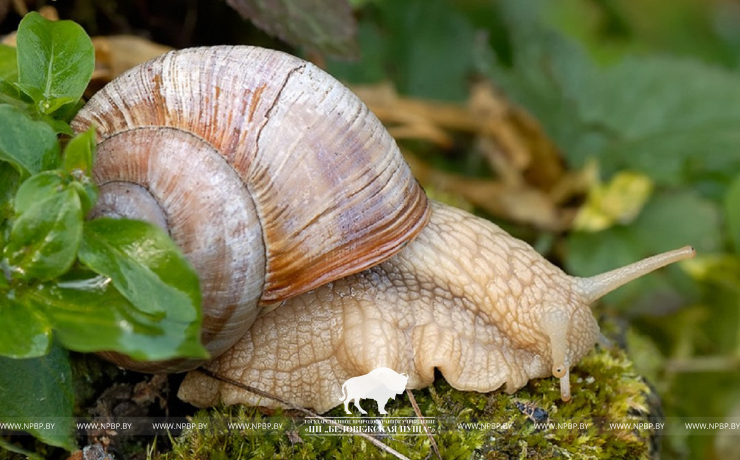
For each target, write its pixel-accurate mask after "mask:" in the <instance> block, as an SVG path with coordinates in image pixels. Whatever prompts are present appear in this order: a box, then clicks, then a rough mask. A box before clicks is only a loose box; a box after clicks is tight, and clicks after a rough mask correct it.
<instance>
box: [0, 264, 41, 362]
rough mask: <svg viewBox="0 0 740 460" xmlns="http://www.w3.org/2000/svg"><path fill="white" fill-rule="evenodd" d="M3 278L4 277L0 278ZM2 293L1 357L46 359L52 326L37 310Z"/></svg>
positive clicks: (11, 295)
mask: <svg viewBox="0 0 740 460" xmlns="http://www.w3.org/2000/svg"><path fill="white" fill-rule="evenodd" d="M0 276H3V275H0ZM13 297H14V295H13V294H6V293H3V292H1V291H0V324H3V325H5V327H4V330H3V333H2V335H0V355H2V356H7V357H10V358H36V357H39V356H43V355H45V354H46V353H47V351H48V350H49V346H51V327H50V326H49V324H48V323H47V321H46V318H44V317H43V316H41V315H38V314H37V312H36V311H35V309H34V308H31V307H30V306H28V305H25V304H24V303H23V302H19V301H18V300H16V299H15V298H13Z"/></svg>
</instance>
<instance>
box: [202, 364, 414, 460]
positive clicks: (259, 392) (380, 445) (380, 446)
mask: <svg viewBox="0 0 740 460" xmlns="http://www.w3.org/2000/svg"><path fill="white" fill-rule="evenodd" d="M195 370H196V371H198V372H200V373H201V374H203V375H207V376H208V377H211V378H212V379H216V380H218V381H221V382H224V383H228V384H229V385H233V386H235V387H237V388H241V389H242V390H246V391H249V392H250V393H254V394H256V395H259V396H262V397H263V398H268V399H271V400H273V401H276V402H279V403H280V404H282V405H284V406H286V407H287V408H288V409H292V410H297V411H299V412H303V413H304V414H307V415H308V416H310V417H316V418H318V419H320V420H322V421H324V422H325V423H328V424H329V425H334V426H335V427H339V428H340V429H342V430H343V431H345V432H347V433H352V434H355V435H357V436H360V437H362V438H364V439H366V440H367V441H369V442H371V443H372V444H374V445H375V446H376V447H377V448H378V449H381V450H384V451H386V452H388V453H389V454H391V455H393V456H394V457H396V458H399V459H401V460H411V459H409V458H408V457H406V456H405V455H403V454H402V453H400V452H398V451H397V450H395V449H393V448H391V447H388V446H387V445H386V444H383V443H382V442H380V441H379V440H377V439H375V438H373V437H372V436H370V435H368V434H366V433H360V432H358V431H355V430H353V429H352V428H351V427H348V426H346V425H342V424H340V423H337V422H335V421H334V420H331V419H328V418H326V417H322V416H320V415H318V414H316V413H314V412H311V411H310V410H308V409H304V408H303V407H300V406H296V405H295V404H292V403H290V402H288V401H285V400H284V399H281V398H279V397H277V396H274V395H271V394H270V393H267V392H266V391H262V390H260V389H259V388H254V387H252V386H249V385H245V384H243V383H241V382H237V381H236V380H231V379H229V378H226V377H223V376H220V375H218V374H215V373H213V372H211V371H209V370H207V369H203V368H198V369H195Z"/></svg>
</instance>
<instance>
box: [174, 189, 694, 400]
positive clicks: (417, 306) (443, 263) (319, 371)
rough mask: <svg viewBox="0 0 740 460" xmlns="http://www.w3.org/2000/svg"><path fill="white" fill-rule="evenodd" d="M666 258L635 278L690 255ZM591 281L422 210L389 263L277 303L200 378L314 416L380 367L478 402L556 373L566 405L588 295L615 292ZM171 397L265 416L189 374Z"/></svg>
mask: <svg viewBox="0 0 740 460" xmlns="http://www.w3.org/2000/svg"><path fill="white" fill-rule="evenodd" d="M668 254H670V256H668V257H663V258H661V259H658V260H656V261H654V262H652V263H647V264H644V265H641V266H639V267H638V272H639V273H642V272H643V271H645V270H648V269H649V270H653V269H655V268H658V267H659V266H663V265H666V264H668V263H671V262H672V261H675V260H679V259H681V258H685V257H688V256H691V255H692V254H693V249H692V248H689V247H687V248H683V249H681V250H677V251H673V252H672V253H668ZM647 260H650V259H647ZM647 267H649V268H647ZM620 272H621V275H620V273H615V276H614V277H613V278H614V279H618V278H619V277H620V276H621V279H626V277H627V278H629V277H634V276H638V274H637V273H636V271H635V269H634V268H633V266H629V267H625V268H623V269H620ZM597 278H598V277H597ZM593 280H594V279H592V278H573V277H570V276H568V275H566V274H565V273H564V272H563V271H562V270H560V269H559V268H557V267H556V266H554V265H552V264H551V263H549V262H548V261H547V260H546V259H544V258H543V257H541V256H540V255H539V254H537V252H535V251H534V250H533V249H532V248H531V247H530V246H529V245H527V244H526V243H524V242H523V241H520V240H518V239H516V238H513V237H511V236H510V235H508V234H507V233H506V232H504V231H503V230H501V229H500V228H499V227H497V226H496V225H494V224H492V223H490V222H488V221H486V220H483V219H480V218H478V217H475V216H472V215H470V214H468V213H466V212H465V211H462V210H459V209H456V208H452V207H449V206H445V205H443V204H440V203H435V202H433V203H432V217H431V220H430V221H429V223H428V224H427V226H426V227H425V228H424V230H423V231H422V232H421V233H420V234H419V235H418V236H417V237H416V239H414V240H413V241H412V242H411V243H409V244H408V245H407V246H406V247H405V248H404V249H403V250H402V251H401V252H400V253H399V254H398V255H396V256H394V257H393V258H391V259H389V260H388V261H386V262H384V263H382V264H380V265H378V266H376V267H372V268H370V269H368V270H366V271H364V272H361V273H358V274H355V275H351V276H348V277H346V278H343V279H340V280H337V281H334V282H332V283H329V284H327V285H325V286H322V287H320V288H318V289H316V290H314V291H311V292H308V293H306V294H303V295H301V296H298V297H295V298H293V299H290V300H287V301H285V302H284V303H282V304H281V305H280V307H279V308H275V309H274V310H272V311H269V312H267V313H265V314H263V315H262V316H260V317H258V318H257V320H256V322H255V323H254V324H253V325H252V327H251V328H250V330H249V331H248V332H247V333H246V334H245V336H244V337H243V338H242V339H241V340H240V341H239V342H237V343H236V344H235V345H234V347H233V348H232V349H230V350H229V352H228V353H226V354H224V355H223V356H221V357H220V358H218V359H216V360H214V361H211V362H209V363H208V364H207V365H206V368H207V369H208V370H210V371H211V372H215V373H217V374H219V375H224V376H228V377H229V378H230V379H232V380H237V381H240V382H242V383H244V384H245V385H250V386H255V387H258V388H260V389H262V390H264V391H267V392H268V393H271V394H274V395H276V396H278V397H280V398H282V399H283V400H288V401H291V402H292V403H294V404H296V405H299V406H303V407H312V408H314V409H316V410H317V411H318V412H324V411H326V410H329V409H331V408H333V407H335V406H336V405H337V404H338V403H337V401H339V399H338V397H339V396H340V395H341V386H342V383H343V382H344V381H346V380H347V379H348V378H350V377H354V376H357V375H364V374H366V373H368V372H370V371H371V370H373V369H375V368H377V367H381V366H383V367H390V368H391V369H394V370H395V371H396V372H399V373H407V374H408V375H409V382H408V388H412V389H413V388H422V387H425V386H427V385H429V384H431V383H432V381H433V379H434V370H435V368H436V369H439V370H440V372H441V373H442V375H443V376H444V378H445V380H447V382H449V383H450V385H452V386H453V387H455V388H457V389H460V390H474V391H480V392H488V391H492V390H496V389H498V388H499V387H501V386H503V389H504V390H505V391H506V392H508V393H513V392H515V391H516V390H518V389H520V388H521V387H523V386H524V385H526V384H527V382H528V381H529V380H531V379H533V378H541V377H549V376H550V375H556V376H557V377H559V378H560V380H561V395H562V398H563V399H564V400H568V399H570V396H571V395H570V386H569V369H570V368H571V367H572V366H574V365H575V364H577V363H578V361H579V360H580V359H581V358H582V357H583V356H585V355H586V354H587V353H588V352H589V351H590V350H591V349H592V348H593V346H594V344H595V343H596V340H597V339H598V336H599V327H598V325H597V323H596V320H595V319H594V317H593V315H592V313H591V311H590V308H589V304H590V303H591V302H592V301H593V300H595V299H594V298H593V296H592V295H591V294H594V293H596V294H598V295H603V294H605V293H606V292H608V291H610V290H612V289H614V288H616V287H617V284H616V283H611V284H608V285H606V287H605V289H601V290H599V291H598V292H596V289H597V288H596V287H595V286H597V285H598V286H602V285H599V284H598V279H596V283H595V282H594V281H593ZM609 280H610V281H611V280H612V278H610V279H609ZM584 286H587V287H586V288H584ZM589 288H590V290H589ZM584 293H588V294H589V295H584ZM558 368H559V369H560V371H557V370H556V369H558ZM178 395H179V396H180V398H182V399H184V400H185V401H188V402H190V403H191V404H194V405H196V406H200V407H206V406H211V405H215V404H217V403H219V402H223V403H224V404H227V405H228V404H237V403H242V404H249V405H262V406H269V407H275V406H277V404H276V403H274V402H272V401H269V400H266V399H265V398H262V397H260V396H257V395H254V394H252V393H249V392H248V391H245V390H242V389H240V388H237V387H235V386H232V385H229V384H226V383H222V382H216V381H214V380H213V379H212V378H210V377H208V376H206V375H204V374H202V373H199V372H191V373H189V374H188V375H187V377H186V378H185V381H184V382H183V384H182V385H181V387H180V391H179V394H178Z"/></svg>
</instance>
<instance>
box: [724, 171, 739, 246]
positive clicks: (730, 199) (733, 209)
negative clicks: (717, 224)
mask: <svg viewBox="0 0 740 460" xmlns="http://www.w3.org/2000/svg"><path fill="white" fill-rule="evenodd" d="M724 201H725V202H724V206H725V215H726V216H727V231H728V232H729V234H730V241H732V244H733V245H734V247H735V252H736V253H740V175H737V176H735V180H733V181H732V184H731V185H730V187H729V188H728V190H727V194H726V195H725V200H724Z"/></svg>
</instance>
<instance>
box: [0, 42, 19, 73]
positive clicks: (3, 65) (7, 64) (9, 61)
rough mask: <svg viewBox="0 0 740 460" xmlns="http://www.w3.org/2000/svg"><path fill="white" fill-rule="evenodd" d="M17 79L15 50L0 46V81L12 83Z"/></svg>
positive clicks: (10, 47)
mask: <svg viewBox="0 0 740 460" xmlns="http://www.w3.org/2000/svg"><path fill="white" fill-rule="evenodd" d="M17 79H18V61H17V58H16V51H15V48H13V47H12V46H8V45H3V44H0V80H5V81H6V82H14V81H16V80H17Z"/></svg>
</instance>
